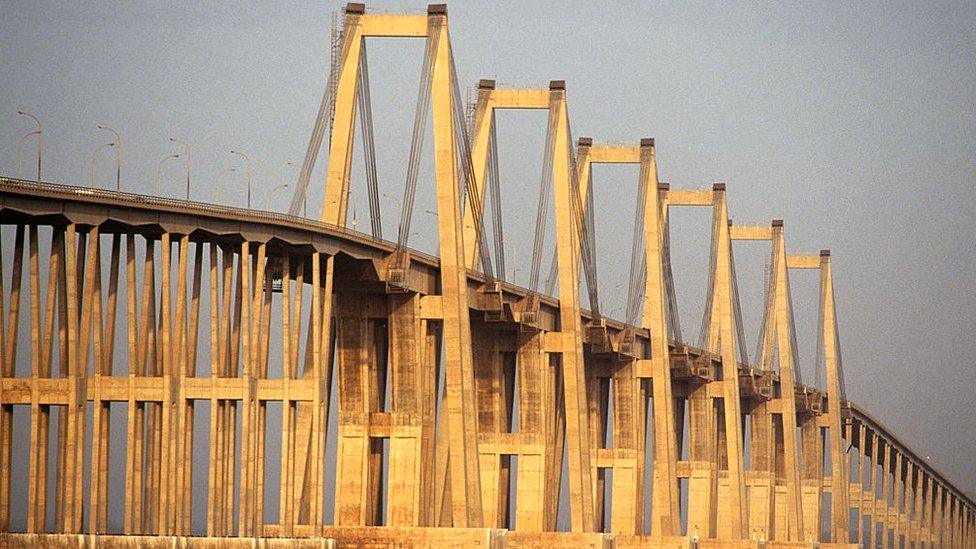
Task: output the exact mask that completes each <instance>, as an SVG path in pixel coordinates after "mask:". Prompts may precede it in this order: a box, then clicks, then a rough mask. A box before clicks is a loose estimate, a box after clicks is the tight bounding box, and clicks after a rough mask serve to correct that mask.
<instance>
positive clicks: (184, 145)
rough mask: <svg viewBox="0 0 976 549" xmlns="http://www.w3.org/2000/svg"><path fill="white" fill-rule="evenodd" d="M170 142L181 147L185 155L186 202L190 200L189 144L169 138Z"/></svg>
mask: <svg viewBox="0 0 976 549" xmlns="http://www.w3.org/2000/svg"><path fill="white" fill-rule="evenodd" d="M169 140H170V141H172V142H173V143H179V144H180V145H183V150H184V151H185V154H186V200H187V201H189V200H190V144H189V143H187V142H186V141H180V140H179V139H176V138H173V137H170V138H169Z"/></svg>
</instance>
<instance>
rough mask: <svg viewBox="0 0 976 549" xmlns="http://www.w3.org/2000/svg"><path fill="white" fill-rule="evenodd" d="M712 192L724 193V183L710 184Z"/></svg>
mask: <svg viewBox="0 0 976 549" xmlns="http://www.w3.org/2000/svg"><path fill="white" fill-rule="evenodd" d="M712 190H713V191H724V190H725V183H713V184H712Z"/></svg>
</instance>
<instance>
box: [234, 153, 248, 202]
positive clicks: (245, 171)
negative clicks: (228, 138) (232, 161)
mask: <svg viewBox="0 0 976 549" xmlns="http://www.w3.org/2000/svg"><path fill="white" fill-rule="evenodd" d="M230 154H236V155H237V156H239V157H241V158H242V159H244V179H246V180H247V209H249V210H250V209H251V159H250V158H249V157H248V156H247V155H246V154H244V153H242V152H240V151H230Z"/></svg>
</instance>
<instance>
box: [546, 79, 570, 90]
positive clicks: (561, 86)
mask: <svg viewBox="0 0 976 549" xmlns="http://www.w3.org/2000/svg"><path fill="white" fill-rule="evenodd" d="M549 89H550V90H565V89H566V81H565V80H550V81H549Z"/></svg>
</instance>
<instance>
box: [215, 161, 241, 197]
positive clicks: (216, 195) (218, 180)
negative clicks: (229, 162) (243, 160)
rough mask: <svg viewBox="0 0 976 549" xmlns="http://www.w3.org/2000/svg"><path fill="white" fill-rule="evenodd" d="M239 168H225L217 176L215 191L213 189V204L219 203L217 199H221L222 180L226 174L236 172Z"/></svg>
mask: <svg viewBox="0 0 976 549" xmlns="http://www.w3.org/2000/svg"><path fill="white" fill-rule="evenodd" d="M236 171H237V168H224V169H223V170H221V171H220V173H218V174H217V177H215V178H214V189H213V203H214V204H216V203H217V199H218V198H220V178H221V177H223V176H224V175H226V174H229V173H233V172H236Z"/></svg>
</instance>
